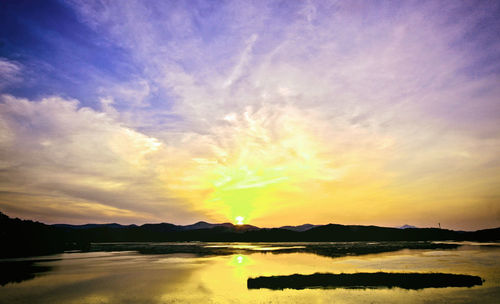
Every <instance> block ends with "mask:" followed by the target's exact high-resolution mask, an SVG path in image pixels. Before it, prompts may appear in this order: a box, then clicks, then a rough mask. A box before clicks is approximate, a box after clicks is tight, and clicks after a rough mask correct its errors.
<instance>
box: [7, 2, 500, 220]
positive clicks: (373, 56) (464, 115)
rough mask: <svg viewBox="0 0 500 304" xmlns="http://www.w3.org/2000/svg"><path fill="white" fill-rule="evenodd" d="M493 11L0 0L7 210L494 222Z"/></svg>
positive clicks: (497, 37) (499, 213)
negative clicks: (0, 1)
mask: <svg viewBox="0 0 500 304" xmlns="http://www.w3.org/2000/svg"><path fill="white" fill-rule="evenodd" d="M499 13H500V2H499V1H439V2H436V1H404V2H401V1H349V2H345V1H126V2H124V1H78V0H71V1H43V2H40V1H4V2H2V3H1V4H0V75H1V76H0V93H1V96H2V97H1V99H0V114H1V116H0V118H1V124H0V128H1V131H2V137H0V151H1V154H0V156H1V163H0V164H1V166H2V167H1V168H2V171H1V172H2V173H0V174H1V179H2V181H1V183H0V191H1V193H2V194H1V195H0V210H1V211H4V212H6V213H8V214H13V215H18V216H23V217H30V218H35V219H40V220H43V221H47V222H74V223H80V222H89V221H94V222H109V221H117V222H124V223H132V222H135V223H139V222H147V221H150V222H151V221H170V222H177V223H188V222H192V221H195V220H201V219H203V220H209V221H233V220H234V218H235V217H236V216H244V217H245V218H246V221H247V222H250V223H253V224H259V225H267V226H272V225H274V224H275V223H276V224H294V223H295V224H302V223H303V222H313V223H327V222H338V223H355V224H360V223H365V224H380V225H392V226H400V225H402V224H405V223H410V224H415V225H421V226H432V225H435V223H437V222H441V223H448V225H449V226H450V227H454V228H461V229H469V228H470V229H472V228H479V227H491V226H495V225H496V226H498V225H500V207H499V201H500V192H499V191H498V189H497V188H498V187H497V185H498V183H499V182H500V175H499V173H498V172H500V170H499V169H500V168H499V167H500V159H499V158H498V155H500V135H499V134H500V132H499V131H500V130H499V123H498V122H499V121H500V102H499V98H500V89H499V86H498V80H499V75H500V19H499V18H498V15H499ZM306 207H307V208H306ZM304 210H307V212H304ZM298 215H300V216H298Z"/></svg>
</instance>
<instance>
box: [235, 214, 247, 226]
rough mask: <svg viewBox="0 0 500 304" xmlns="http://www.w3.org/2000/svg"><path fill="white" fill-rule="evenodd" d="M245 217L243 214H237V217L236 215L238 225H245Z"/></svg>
mask: <svg viewBox="0 0 500 304" xmlns="http://www.w3.org/2000/svg"><path fill="white" fill-rule="evenodd" d="M244 219H245V218H244V217H242V216H237V217H236V225H243V220H244Z"/></svg>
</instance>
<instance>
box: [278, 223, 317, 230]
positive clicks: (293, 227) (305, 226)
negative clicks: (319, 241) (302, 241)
mask: <svg viewBox="0 0 500 304" xmlns="http://www.w3.org/2000/svg"><path fill="white" fill-rule="evenodd" d="M319 226H320V225H312V224H303V225H300V226H281V227H279V229H286V230H291V231H298V232H303V231H307V230H309V229H311V228H315V227H319Z"/></svg>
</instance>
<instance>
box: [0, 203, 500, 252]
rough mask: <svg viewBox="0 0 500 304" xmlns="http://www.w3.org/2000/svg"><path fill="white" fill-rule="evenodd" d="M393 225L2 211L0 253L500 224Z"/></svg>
mask: <svg viewBox="0 0 500 304" xmlns="http://www.w3.org/2000/svg"><path fill="white" fill-rule="evenodd" d="M401 228H406V229H400V228H388V227H378V226H361V225H338V224H327V225H312V224H304V225H300V226H282V227H279V228H259V227H256V226H252V225H233V224H231V223H222V224H211V223H207V222H197V223H195V224H192V225H186V226H182V225H174V224H170V223H159V224H143V225H140V226H138V225H120V224H116V223H111V224H86V225H68V224H55V225H47V224H43V223H40V222H33V221H30V220H21V219H18V218H15V219H14V218H10V217H8V216H7V215H5V214H3V213H1V212H0V242H1V244H2V247H3V249H2V250H1V251H0V257H13V256H28V255H41V254H50V253H56V252H62V251H66V250H88V249H89V248H90V244H91V243H102V242H181V241H182V242H185V241H205V242H211V241H217V242H262V241H264V242H351V241H435V240H455V241H464V240H467V241H496V240H500V227H499V228H493V229H484V230H478V231H454V230H448V229H438V228H413V227H411V226H410V227H405V226H403V227H401Z"/></svg>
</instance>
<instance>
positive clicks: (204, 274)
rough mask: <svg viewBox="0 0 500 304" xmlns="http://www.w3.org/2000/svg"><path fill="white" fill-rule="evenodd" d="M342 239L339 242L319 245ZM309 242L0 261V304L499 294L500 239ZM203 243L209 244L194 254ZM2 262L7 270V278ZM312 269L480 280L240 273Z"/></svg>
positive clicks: (120, 247) (483, 297)
mask: <svg viewBox="0 0 500 304" xmlns="http://www.w3.org/2000/svg"><path fill="white" fill-rule="evenodd" d="M339 244H340V245H339ZM343 244H347V243H330V244H324V243H323V244H322V245H321V246H332V247H335V246H337V247H338V246H344V245H343ZM369 244H370V246H375V247H376V246H378V244H377V243H373V242H372V243H369ZM310 245H311V244H309V243H278V244H276V243H274V244H263V243H181V244H144V243H143V244H141V246H146V247H147V246H153V247H155V246H156V247H159V248H161V247H162V246H167V247H168V246H169V248H177V247H175V246H179V248H184V247H183V246H189V248H191V249H190V251H189V252H190V253H167V254H143V253H139V252H138V251H136V250H135V249H136V247H137V246H138V244H108V246H104V247H100V246H103V245H100V244H96V245H94V246H93V250H101V249H103V248H105V250H106V251H93V252H74V253H63V254H58V255H51V256H43V257H30V258H20V259H3V260H1V261H0V262H1V263H2V265H3V266H2V268H3V270H2V271H3V272H4V274H3V275H2V286H1V287H0V303H75V304H76V303H403V302H404V303H498V299H500V263H499V261H500V244H494V243H493V244H492V243H490V244H478V243H460V244H459V245H460V246H459V247H458V248H455V249H402V250H397V251H389V252H380V253H373V254H363V255H347V256H338V257H329V256H324V255H318V254H315V253H311V252H306V251H301V250H302V248H306V247H307V246H310ZM113 246H115V247H116V248H115V247H113ZM345 246H350V245H345ZM156 247H155V248H156ZM193 248H195V249H196V248H199V249H200V252H202V254H200V253H196V252H195V251H196V250H193ZM207 248H208V249H209V250H215V251H213V252H211V251H208V252H206V251H204V250H205V249H207ZM127 249H131V250H127ZM226 249H228V251H224V250H226ZM103 250H104V249H103ZM109 250H111V251H109ZM178 251H180V252H182V251H183V250H178ZM169 252H170V251H169ZM5 269H10V271H11V272H12V273H11V274H10V276H9V275H5ZM318 272H319V273H333V274H340V273H358V272H365V273H375V272H387V273H438V272H439V273H452V274H467V275H473V276H479V277H481V278H482V279H483V280H484V281H483V282H482V284H481V285H475V286H473V287H446V288H423V289H416V290H413V289H403V288H386V287H377V288H363V286H357V287H356V288H320V287H316V288H306V289H298V290H297V289H289V288H286V289H283V290H272V289H266V288H262V289H249V288H248V286H247V280H248V279H249V278H256V277H260V276H278V275H291V274H314V273H318Z"/></svg>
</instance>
